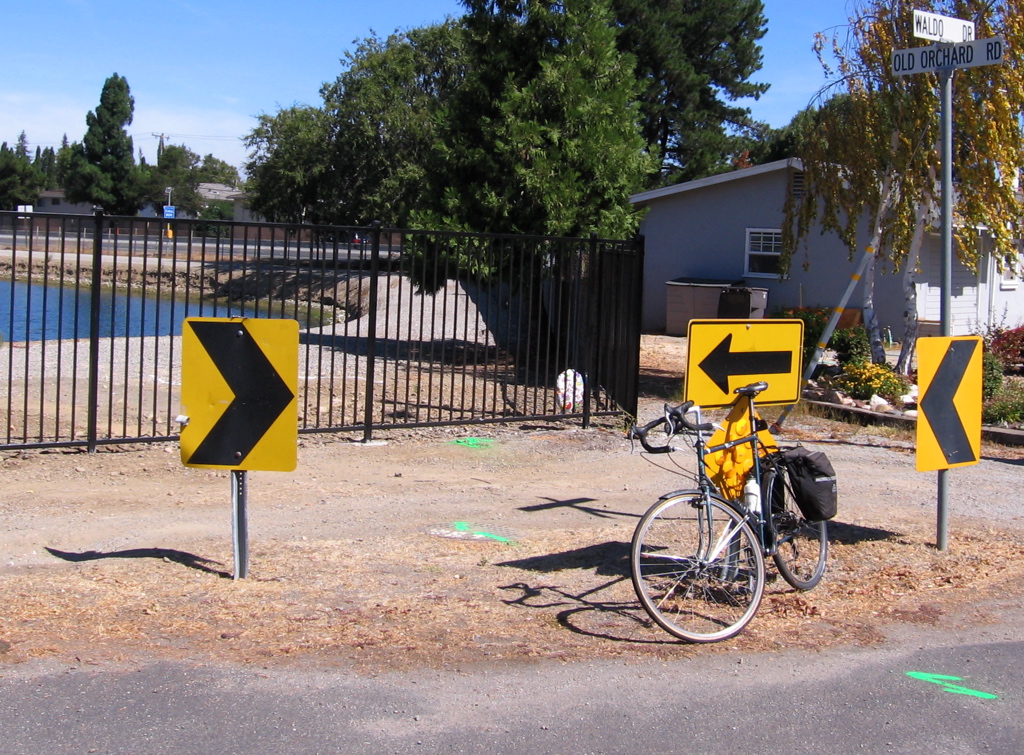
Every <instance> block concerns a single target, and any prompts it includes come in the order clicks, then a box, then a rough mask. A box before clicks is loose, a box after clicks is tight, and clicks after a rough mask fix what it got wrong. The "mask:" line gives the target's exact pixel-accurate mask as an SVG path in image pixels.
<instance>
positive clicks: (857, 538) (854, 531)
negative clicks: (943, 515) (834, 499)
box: [828, 519, 909, 545]
mask: <svg viewBox="0 0 1024 755" xmlns="http://www.w3.org/2000/svg"><path fill="white" fill-rule="evenodd" d="M901 537H902V536H901V535H900V533H898V532H893V531H892V530H883V529H879V528H877V527H861V526H860V525H859V524H844V523H843V522H837V521H836V520H834V519H833V520H832V521H830V522H829V523H828V539H829V542H831V543H842V544H843V545H856V544H857V543H872V542H879V541H881V540H895V541H896V542H904V541H903V540H901V539H900V538H901ZM907 544H909V543H907Z"/></svg>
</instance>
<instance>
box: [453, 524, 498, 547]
mask: <svg viewBox="0 0 1024 755" xmlns="http://www.w3.org/2000/svg"><path fill="white" fill-rule="evenodd" d="M452 528H453V529H454V530H455V531H456V532H468V533H469V534H470V535H473V536H475V537H486V538H490V539H491V540H497V541H498V542H499V543H511V542H512V541H511V540H510V539H509V538H507V537H502V536H501V535H492V534H491V533H490V532H477V531H476V530H474V529H472V528H470V526H469V522H453V523H452Z"/></svg>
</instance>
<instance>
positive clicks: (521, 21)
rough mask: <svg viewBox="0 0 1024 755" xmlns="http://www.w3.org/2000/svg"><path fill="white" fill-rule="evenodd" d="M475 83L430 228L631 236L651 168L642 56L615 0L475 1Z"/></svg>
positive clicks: (447, 153) (470, 26)
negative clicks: (634, 200)
mask: <svg viewBox="0 0 1024 755" xmlns="http://www.w3.org/2000/svg"><path fill="white" fill-rule="evenodd" d="M465 5H466V7H467V9H468V11H469V12H468V13H467V15H466V17H465V19H464V22H465V24H466V28H467V32H468V43H467V54H468V59H469V61H470V63H471V65H469V66H467V79H468V80H467V82H466V83H465V84H464V85H463V86H462V87H461V88H460V89H459V90H458V91H457V92H455V94H454V95H453V97H452V100H451V103H450V104H449V105H448V106H447V107H446V108H445V109H444V111H443V117H442V119H441V120H442V122H443V123H444V124H445V130H444V133H443V135H442V139H441V144H440V146H439V150H438V152H437V153H436V154H435V156H434V157H435V161H434V165H432V166H431V168H432V169H431V170H429V171H428V172H427V173H428V181H431V182H433V186H432V188H431V190H429V191H428V192H427V197H426V201H427V202H432V203H433V205H432V206H431V207H430V209H429V210H428V211H427V212H423V213H420V214H419V215H418V222H419V224H421V225H423V226H431V227H448V228H459V229H466V230H474V231H488V232H506V233H531V234H548V235H584V234H587V233H590V232H596V233H599V234H601V235H607V236H613V237H621V236H624V235H629V234H630V233H632V232H633V231H635V229H636V222H637V221H636V218H635V217H634V216H633V215H632V213H631V211H630V206H629V195H630V193H631V192H633V191H636V190H637V189H638V188H640V187H641V186H642V184H643V182H644V179H645V177H646V175H647V174H648V173H649V172H650V171H651V168H652V165H651V161H650V160H649V159H648V157H647V155H646V154H645V151H644V147H645V145H644V142H643V140H642V138H641V136H640V132H639V128H638V125H637V121H638V112H637V110H636V108H635V107H634V105H633V101H634V95H635V93H636V82H635V79H634V77H633V60H632V58H630V57H628V56H625V55H623V54H621V53H620V52H619V51H618V50H617V49H616V46H615V30H614V28H613V25H612V21H611V14H610V11H609V8H608V4H607V2H606V0H566V1H565V2H560V3H556V2H550V0H465Z"/></svg>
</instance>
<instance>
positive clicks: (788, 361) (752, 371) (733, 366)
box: [698, 333, 793, 394]
mask: <svg viewBox="0 0 1024 755" xmlns="http://www.w3.org/2000/svg"><path fill="white" fill-rule="evenodd" d="M698 366H699V367H700V369H701V370H703V372H704V374H705V375H707V376H708V377H709V378H711V382H713V383H714V384H715V385H717V386H718V388H719V390H721V391H722V393H726V394H728V393H729V378H731V377H733V376H735V375H785V374H788V373H789V372H792V370H793V352H792V351H733V350H732V333H729V334H728V335H726V337H725V338H723V339H722V342H721V343H720V344H718V345H717V346H716V347H715V348H714V349H713V350H712V351H711V353H710V354H708V355H707V356H706V357H704V360H703V361H702V362H701V363H700V365H698Z"/></svg>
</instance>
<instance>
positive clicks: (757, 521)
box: [694, 397, 776, 556]
mask: <svg viewBox="0 0 1024 755" xmlns="http://www.w3.org/2000/svg"><path fill="white" fill-rule="evenodd" d="M694 411H695V413H696V415H697V424H700V422H701V416H700V407H695V408H694ZM748 418H749V420H750V426H751V428H753V430H754V431H753V433H751V434H750V435H745V436H744V437H742V438H735V439H733V440H730V441H728V442H726V443H721V444H718V445H714V446H709V445H708V444H707V442H706V441H705V440H704V436H703V434H702V433H700V432H698V433H696V437H697V440H696V442H695V444H694V447H695V448H696V451H697V466H698V471H697V487H698V488H700V490H701V492H702V493H704V494H709V493H715V494H718V495H721V491H719V490H718V488H717V487H715V484H714V482H712V480H711V478H710V477H709V476H708V473H707V466H706V464H705V461H704V457H705V456H706V455H708V454H716V453H720V452H722V451H728V450H729V449H731V448H736V447H737V446H742V445H743V444H749V445H750V450H751V452H752V456H753V468H752V470H751V471H752V474H754V475H755V479H756V480H757V481H758V485H759V486H760V487H761V500H760V507H759V510H758V511H757V512H753V511H750V510H749V509H747V507H746V506H743V505H742V504H741V505H735V506H733V508H735V509H736V510H737V511H738V512H739V513H740V514H741V515H742V516H743V517H744V519H745V520H746V521H747V522H748V523H749V524H750V526H751V528H753V530H754V533H755V534H756V535H757V536H758V539H759V540H760V542H761V549H762V551H763V552H764V554H765V555H766V556H771V555H773V554H774V553H775V550H776V533H775V529H774V526H773V524H772V518H771V517H770V516H766V514H765V506H770V505H771V502H770V501H766V500H765V486H764V485H763V484H762V480H763V473H764V470H763V469H762V463H761V457H762V454H761V453H759V451H760V450H761V449H763V448H764V444H763V442H762V441H761V439H760V438H759V437H758V432H759V430H758V429H757V419H756V414H755V412H754V400H753V397H750V401H749V407H748ZM734 503H735V502H734Z"/></svg>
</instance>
